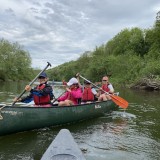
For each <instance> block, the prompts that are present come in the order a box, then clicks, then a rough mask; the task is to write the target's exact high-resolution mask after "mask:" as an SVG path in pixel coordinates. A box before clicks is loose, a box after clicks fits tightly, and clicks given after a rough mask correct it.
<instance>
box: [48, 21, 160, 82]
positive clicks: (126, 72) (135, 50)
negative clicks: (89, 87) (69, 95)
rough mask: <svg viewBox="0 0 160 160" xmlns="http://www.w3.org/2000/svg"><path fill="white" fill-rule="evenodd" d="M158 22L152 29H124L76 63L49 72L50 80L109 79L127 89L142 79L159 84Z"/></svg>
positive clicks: (159, 31)
mask: <svg viewBox="0 0 160 160" xmlns="http://www.w3.org/2000/svg"><path fill="white" fill-rule="evenodd" d="M159 62H160V22H159V21H156V22H155V24H154V25H153V27H152V28H149V29H140V28H137V27H136V28H131V29H128V28H126V29H124V30H122V31H121V32H120V33H118V34H117V35H116V36H115V37H113V38H112V39H111V40H109V41H108V42H107V43H106V44H103V45H101V46H99V47H96V48H95V49H94V51H92V52H85V53H84V54H82V55H81V56H80V58H79V59H77V60H76V61H70V62H67V63H64V64H62V65H59V66H57V67H55V68H53V69H50V70H49V75H50V78H51V79H54V80H57V81H61V80H63V79H64V80H66V81H67V80H69V79H70V78H71V77H73V76H74V75H75V74H76V73H77V72H80V74H81V75H83V76H84V77H86V78H88V79H89V80H91V81H93V82H95V81H101V77H102V76H104V75H109V76H111V77H110V78H111V80H112V82H114V83H115V84H123V85H131V84H134V83H137V82H138V81H140V80H141V79H142V78H144V77H149V76H151V75H152V77H155V78H156V79H157V80H160V77H159V75H160V63H159Z"/></svg>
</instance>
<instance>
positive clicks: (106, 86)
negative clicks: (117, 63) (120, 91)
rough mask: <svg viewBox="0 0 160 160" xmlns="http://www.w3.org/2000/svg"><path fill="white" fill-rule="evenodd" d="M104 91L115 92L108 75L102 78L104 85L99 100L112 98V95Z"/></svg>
mask: <svg viewBox="0 0 160 160" xmlns="http://www.w3.org/2000/svg"><path fill="white" fill-rule="evenodd" d="M104 91H105V92H107V93H109V94H113V93H114V88H113V86H112V84H111V83H109V78H108V77H107V76H104V77H103V78H102V87H101V89H100V90H99V98H98V101H107V100H111V97H110V96H109V94H107V93H105V92H104Z"/></svg>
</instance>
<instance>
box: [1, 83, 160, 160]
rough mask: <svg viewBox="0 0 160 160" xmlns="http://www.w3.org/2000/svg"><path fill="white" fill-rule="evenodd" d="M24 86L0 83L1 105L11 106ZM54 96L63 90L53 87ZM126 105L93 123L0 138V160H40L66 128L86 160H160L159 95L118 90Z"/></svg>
mask: <svg viewBox="0 0 160 160" xmlns="http://www.w3.org/2000/svg"><path fill="white" fill-rule="evenodd" d="M25 85H26V84H25V83H22V82H19V83H13V82H10V83H1V88H0V103H11V102H12V99H13V98H14V97H15V95H18V94H19V93H21V91H23V87H24V86H25ZM54 89H55V96H56V97H58V96H59V95H60V94H61V93H62V91H63V90H62V89H61V88H59V87H55V88H54ZM116 90H117V91H119V92H120V96H121V97H123V98H124V99H126V100H127V101H128V102H129V107H128V109H127V110H126V111H125V112H124V111H123V110H122V109H119V110H118V111H115V112H113V113H111V114H106V115H105V116H103V117H99V118H96V119H92V120H87V121H83V122H79V123H76V124H70V125H65V126H59V127H50V128H43V129H39V130H33V131H27V132H22V133H17V134H12V135H7V136H2V137H0V160H21V159H23V160H39V159H40V158H41V156H42V155H43V153H44V152H45V151H46V149H47V147H48V146H49V144H50V143H51V142H52V140H53V139H54V138H55V136H56V135H57V134H58V132H59V131H60V129H62V128H67V129H69V130H70V132H71V133H72V136H73V137H74V139H75V141H76V142H77V144H78V146H79V147H80V149H81V150H82V151H83V153H84V156H85V157H86V159H87V160H107V159H108V160H135V159H136V160H159V159H160V116H159V113H160V92H146V91H138V90H130V89H124V88H123V89H122V88H121V89H120V88H119V89H118V88H116Z"/></svg>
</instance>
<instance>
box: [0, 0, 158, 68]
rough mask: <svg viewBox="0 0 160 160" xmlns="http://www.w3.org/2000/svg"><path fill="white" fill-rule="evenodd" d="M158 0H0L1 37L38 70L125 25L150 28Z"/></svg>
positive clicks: (96, 43)
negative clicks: (16, 45) (21, 50)
mask: <svg viewBox="0 0 160 160" xmlns="http://www.w3.org/2000/svg"><path fill="white" fill-rule="evenodd" d="M159 10H160V2H159V0H154V1H153V0H148V1H145V0H141V1H137V0H123V1H122V0H121V1H120V0H112V1H110V0H101V1H97V0H88V1H87V0H81V1H79V0H61V1H59V0H41V1H39V0H34V1H32V0H21V1H19V0H14V1H12V0H5V1H4V2H3V3H2V2H1V4H0V35H1V37H0V38H5V39H7V40H9V41H11V42H15V41H17V42H18V43H19V44H20V45H22V46H23V47H24V48H25V49H26V50H28V51H29V52H30V55H31V58H32V66H33V67H39V68H43V66H45V65H44V63H46V62H47V61H49V62H51V63H53V66H57V65H59V64H62V63H65V62H68V61H70V60H75V59H77V58H78V57H79V56H80V55H81V54H82V53H84V52H85V51H88V50H93V49H94V48H95V46H99V45H101V44H103V43H106V42H107V41H108V40H109V39H111V38H112V37H113V36H114V35H116V34H117V33H118V32H120V31H121V30H122V29H124V28H130V27H141V28H149V27H151V26H152V25H153V23H154V21H155V17H156V13H157V12H158V11H159Z"/></svg>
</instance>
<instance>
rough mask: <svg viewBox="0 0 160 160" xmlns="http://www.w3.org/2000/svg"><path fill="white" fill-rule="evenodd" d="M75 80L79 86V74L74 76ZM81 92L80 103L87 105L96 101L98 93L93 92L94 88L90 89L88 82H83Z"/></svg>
mask: <svg viewBox="0 0 160 160" xmlns="http://www.w3.org/2000/svg"><path fill="white" fill-rule="evenodd" d="M76 77H77V80H78V82H79V84H80V80H79V73H77V74H76ZM80 87H81V90H82V98H81V102H82V103H88V102H93V101H96V100H98V95H99V94H98V93H97V91H96V90H95V88H93V87H92V85H91V83H90V82H89V81H86V80H84V85H80Z"/></svg>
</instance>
